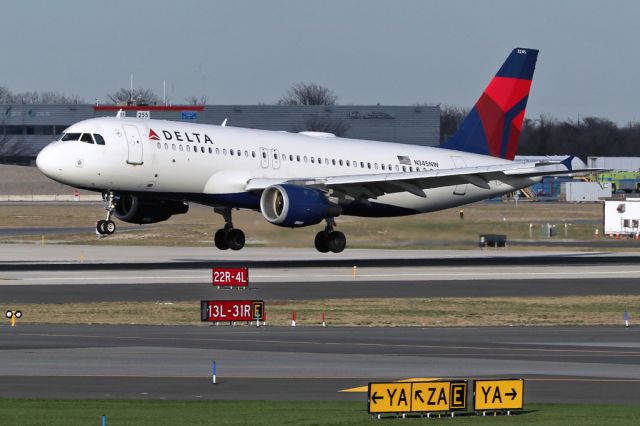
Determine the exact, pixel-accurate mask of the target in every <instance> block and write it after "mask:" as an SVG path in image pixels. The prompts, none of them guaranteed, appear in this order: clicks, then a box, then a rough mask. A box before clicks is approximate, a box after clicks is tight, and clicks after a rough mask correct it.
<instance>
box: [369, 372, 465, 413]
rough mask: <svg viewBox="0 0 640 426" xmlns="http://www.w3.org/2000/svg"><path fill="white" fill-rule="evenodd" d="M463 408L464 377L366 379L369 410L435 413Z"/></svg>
mask: <svg viewBox="0 0 640 426" xmlns="http://www.w3.org/2000/svg"><path fill="white" fill-rule="evenodd" d="M466 408H467V382H466V380H456V381H442V382H440V381H435V382H406V383H398V382H391V383H369V413H371V414H378V413H411V412H427V413H435V412H441V411H453V410H464V409H466Z"/></svg>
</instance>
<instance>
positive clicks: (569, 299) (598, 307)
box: [0, 296, 640, 327]
mask: <svg viewBox="0 0 640 426" xmlns="http://www.w3.org/2000/svg"><path fill="white" fill-rule="evenodd" d="M0 308H2V306H1V303H0ZM15 308H19V309H21V310H22V312H23V317H22V318H21V319H20V320H19V324H20V323H49V324H148V325H154V324H155V325H195V324H202V323H201V321H200V301H199V300H194V301H192V302H175V303H174V302H104V303H64V304H25V305H21V306H17V307H15ZM265 309H266V312H267V324H268V325H280V326H287V325H290V324H291V314H292V312H293V311H295V312H296V316H297V321H296V323H297V325H320V323H321V318H322V313H323V312H324V313H325V317H326V320H327V323H328V325H330V326H387V327H389V326H420V327H465V326H557V325H572V326H592V325H620V324H622V320H623V313H624V312H625V311H627V312H629V313H630V316H631V318H632V322H633V319H634V318H637V317H638V316H640V312H639V311H640V296H580V297H578V296H566V297H553V298H552V297H496V298H464V297H463V298H417V299H408V298H385V299H324V300H295V301H290V300H289V301H267V302H266V308H265ZM0 310H1V309H0Z"/></svg>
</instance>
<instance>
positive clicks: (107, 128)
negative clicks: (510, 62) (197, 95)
mask: <svg viewBox="0 0 640 426" xmlns="http://www.w3.org/2000/svg"><path fill="white" fill-rule="evenodd" d="M87 132H88V133H92V134H99V135H101V136H102V137H103V138H104V140H105V144H104V145H98V144H90V143H84V142H81V141H56V142H53V143H52V144H50V145H48V146H47V147H46V148H45V149H44V150H43V151H42V152H41V154H40V155H39V157H38V167H39V168H40V169H41V170H42V171H43V172H44V173H45V174H46V175H47V176H49V177H51V178H52V179H55V180H57V181H59V182H62V183H66V184H69V185H72V186H75V187H81V188H86V189H93V190H96V191H105V190H111V191H124V192H134V193H145V192H147V193H156V194H158V195H160V194H167V195H169V196H171V197H173V198H177V199H184V200H186V201H194V202H199V203H203V204H207V205H214V206H215V205H223V206H230V207H240V208H251V209H258V208H259V204H258V200H259V196H258V197H256V196H254V195H251V194H249V193H247V191H246V185H247V182H248V181H249V180H251V179H283V180H295V179H313V178H321V177H330V176H346V175H366V174H393V173H407V172H412V171H425V170H434V169H454V168H460V167H470V166H483V165H496V164H502V163H511V162H510V161H509V160H504V159H500V158H496V157H491V156H485V155H478V154H471V153H465V152H460V151H452V150H446V149H442V148H436V147H423V146H416V145H406V144H398V143H386V142H375V141H367V140H354V139H346V138H338V137H333V136H330V135H327V134H298V133H287V132H274V131H265V130H254V129H244V128H234V127H222V126H214V125H205V124H194V123H183V122H172V121H163V120H150V119H149V120H142V119H136V118H115V117H108V118H94V119H90V120H85V121H82V122H79V123H76V124H74V125H72V126H71V127H69V128H68V129H67V130H66V131H65V133H67V134H69V133H87ZM538 180H539V179H538V178H505V179H501V180H500V181H498V180H495V181H491V182H489V186H490V188H489V189H483V188H480V187H478V186H474V185H472V184H464V185H456V186H448V187H440V188H434V189H426V190H424V193H425V195H426V197H419V196H417V195H415V194H412V193H410V192H400V193H394V194H388V195H383V196H380V197H378V198H377V199H375V200H372V201H373V202H374V203H375V204H376V205H384V206H388V207H397V208H398V212H401V211H404V213H399V214H410V213H419V212H428V211H434V210H440V209H444V208H448V207H453V206H458V205H462V204H466V203H469V202H473V201H477V200H481V199H485V198H490V197H494V196H497V195H501V194H504V193H508V192H511V191H513V190H515V189H519V188H523V187H526V186H529V185H531V184H532V183H534V182H536V181H538ZM386 211H387V212H388V214H385V213H384V212H373V211H372V212H370V213H366V212H364V213H359V214H362V215H364V216H369V215H371V216H388V215H394V214H393V211H392V210H386Z"/></svg>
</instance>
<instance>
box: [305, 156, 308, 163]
mask: <svg viewBox="0 0 640 426" xmlns="http://www.w3.org/2000/svg"><path fill="white" fill-rule="evenodd" d="M307 160H308V158H307V156H306V155H305V156H304V162H305V163H306V162H307Z"/></svg>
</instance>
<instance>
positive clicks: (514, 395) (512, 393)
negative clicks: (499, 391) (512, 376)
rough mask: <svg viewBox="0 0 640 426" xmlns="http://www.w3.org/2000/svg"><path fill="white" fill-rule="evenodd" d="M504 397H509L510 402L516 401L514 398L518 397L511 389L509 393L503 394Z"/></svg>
mask: <svg viewBox="0 0 640 426" xmlns="http://www.w3.org/2000/svg"><path fill="white" fill-rule="evenodd" d="M504 395H505V396H510V397H511V400H512V401H513V400H514V399H516V396H518V392H516V390H515V389H514V388H511V392H509V393H505V394H504Z"/></svg>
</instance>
